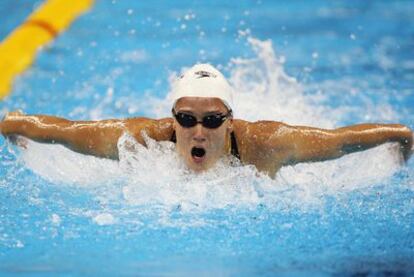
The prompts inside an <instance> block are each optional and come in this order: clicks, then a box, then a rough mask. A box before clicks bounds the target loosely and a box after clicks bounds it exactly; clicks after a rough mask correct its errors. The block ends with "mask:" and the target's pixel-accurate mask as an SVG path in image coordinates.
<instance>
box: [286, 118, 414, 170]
mask: <svg viewBox="0 0 414 277" xmlns="http://www.w3.org/2000/svg"><path fill="white" fill-rule="evenodd" d="M286 128H287V129H288V130H287V132H286V133H285V135H284V136H282V142H283V143H284V144H286V145H287V144H290V145H291V147H290V155H289V159H288V162H290V163H297V162H306V161H322V160H329V159H334V158H339V157H341V156H343V155H345V154H349V153H353V152H357V151H362V150H366V149H369V148H372V147H375V146H378V145H380V144H383V143H386V142H398V143H399V144H400V150H401V153H402V155H403V157H404V160H408V158H409V157H410V155H411V154H412V146H413V133H412V131H411V130H410V129H409V128H408V127H406V126H404V125H399V124H360V125H353V126H348V127H343V128H338V129H335V130H324V129H317V128H309V127H286Z"/></svg>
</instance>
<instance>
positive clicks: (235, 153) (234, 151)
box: [170, 131, 240, 160]
mask: <svg viewBox="0 0 414 277" xmlns="http://www.w3.org/2000/svg"><path fill="white" fill-rule="evenodd" d="M230 139H231V154H232V155H233V156H235V157H236V158H237V159H239V160H240V153H239V148H238V147H237V141H236V136H235V135H234V132H231V134H230ZM170 141H171V142H173V143H176V142H177V137H176V136H175V131H173V133H172V135H171V138H170Z"/></svg>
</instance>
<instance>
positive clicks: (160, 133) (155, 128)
mask: <svg viewBox="0 0 414 277" xmlns="http://www.w3.org/2000/svg"><path fill="white" fill-rule="evenodd" d="M124 123H125V127H126V129H127V130H128V132H130V133H131V134H132V135H134V136H135V137H136V136H140V135H141V132H142V131H144V132H146V133H147V134H148V135H149V136H150V137H151V138H153V139H155V140H157V141H160V140H170V138H171V136H172V133H173V119H172V118H170V117H169V118H162V119H151V118H146V117H134V118H128V119H125V120H124Z"/></svg>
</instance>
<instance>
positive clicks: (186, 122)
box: [172, 109, 232, 129]
mask: <svg viewBox="0 0 414 277" xmlns="http://www.w3.org/2000/svg"><path fill="white" fill-rule="evenodd" d="M172 114H173V116H174V117H175V119H176V120H177V122H178V124H180V125H181V126H182V127H184V128H191V127H194V126H196V125H197V124H198V123H200V124H201V125H203V127H206V128H209V129H216V128H218V127H220V126H221V125H222V124H223V122H224V121H226V119H227V118H229V117H230V116H231V115H232V112H231V111H229V112H228V113H227V114H225V115H223V114H221V113H218V114H212V115H206V116H205V117H203V119H202V120H201V121H198V120H197V118H196V117H195V116H194V115H191V114H187V113H182V112H178V113H176V112H175V111H174V109H173V110H172Z"/></svg>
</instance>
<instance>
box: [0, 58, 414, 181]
mask: <svg viewBox="0 0 414 277" xmlns="http://www.w3.org/2000/svg"><path fill="white" fill-rule="evenodd" d="M172 96H173V97H172V103H171V104H172V106H171V107H172V117H170V118H163V119H150V118H143V117H140V118H128V119H110V120H101V121H70V120H67V119H64V118H59V117H54V116H47V115H24V114H23V113H22V112H10V113H8V114H6V116H5V117H4V119H3V121H2V122H0V131H1V133H2V134H3V135H4V136H5V137H6V138H10V139H13V138H16V136H24V137H27V138H29V139H32V140H35V141H38V142H42V143H58V144H62V145H64V146H66V147H68V148H70V149H72V150H73V151H76V152H80V153H83V154H88V155H94V156H97V157H103V158H110V159H118V148H117V142H118V139H119V138H120V137H121V136H122V134H123V133H125V132H128V133H129V134H131V135H132V136H133V137H134V138H135V139H136V140H137V141H138V142H139V143H141V144H143V145H145V140H144V135H143V133H144V132H145V133H146V134H147V135H148V136H149V137H150V138H152V139H154V140H156V141H172V142H174V143H175V144H176V151H177V153H178V154H179V156H180V157H181V158H182V161H183V162H184V163H185V165H186V166H187V167H188V168H189V169H191V170H193V171H195V172H200V171H205V170H208V169H209V168H211V167H212V166H214V164H215V163H216V162H217V161H218V160H220V159H221V158H223V157H226V156H234V157H235V158H237V159H239V160H240V161H241V163H242V164H251V165H254V166H255V167H256V168H257V169H258V170H259V171H261V172H264V173H267V174H268V175H269V176H271V177H274V176H275V173H276V172H277V171H278V170H279V169H280V168H281V167H282V166H285V165H294V164H297V163H302V162H312V161H324V160H330V159H336V158H339V157H341V156H343V155H345V154H349V153H352V152H357V151H362V150H365V149H368V148H372V147H375V146H378V145H380V144H383V143H387V142H396V143H398V145H399V150H400V152H401V154H402V158H403V159H404V161H407V160H408V159H409V157H410V155H411V154H412V152H413V132H412V131H411V130H410V129H409V128H408V127H406V126H404V125H400V124H359V125H353V126H347V127H342V128H338V129H333V130H327V129H319V128H312V127H305V126H290V125H287V124H284V123H281V122H275V121H257V122H248V121H245V120H240V119H235V118H233V110H232V107H233V104H232V96H233V90H232V88H231V86H230V85H229V83H228V82H227V80H226V79H225V78H224V76H223V75H222V74H221V73H220V72H219V71H218V70H217V69H215V68H214V67H212V66H211V65H208V64H198V65H195V66H193V67H192V68H191V69H189V70H188V71H186V72H185V73H184V74H183V75H181V77H180V78H179V79H178V80H177V81H176V82H175V84H174V85H173V88H172Z"/></svg>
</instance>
